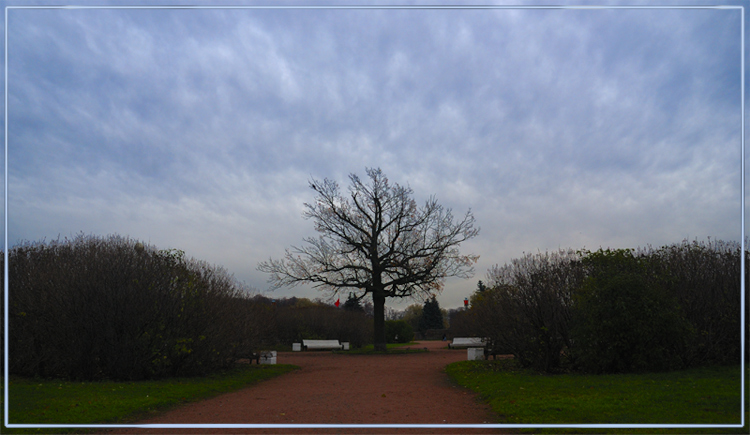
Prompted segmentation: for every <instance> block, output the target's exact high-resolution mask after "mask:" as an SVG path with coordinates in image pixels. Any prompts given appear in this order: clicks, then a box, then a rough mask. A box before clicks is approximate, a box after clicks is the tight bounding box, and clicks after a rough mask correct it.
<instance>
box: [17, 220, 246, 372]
mask: <svg viewBox="0 0 750 435" xmlns="http://www.w3.org/2000/svg"><path fill="white" fill-rule="evenodd" d="M8 267H9V276H8V279H9V304H10V305H9V340H10V341H9V355H8V358H9V369H10V372H11V373H13V374H20V375H25V376H39V377H63V378H70V379H102V378H109V379H130V380H135V379H146V378H158V377H164V376H178V375H179V376H183V375H199V374H204V373H208V372H210V371H213V370H216V369H218V368H222V367H226V366H227V365H229V364H231V363H232V361H233V359H235V358H236V357H237V355H240V354H242V353H243V352H246V351H248V350H251V349H253V348H254V347H255V342H256V341H257V339H258V331H257V327H256V325H255V323H254V316H253V310H254V307H253V306H252V304H250V303H249V302H250V301H249V300H247V298H246V297H245V296H244V293H243V292H242V291H241V289H240V287H239V286H238V285H237V283H236V282H235V281H234V279H233V278H232V277H231V276H230V275H229V274H227V273H226V271H224V270H223V269H221V268H217V267H212V266H210V265H208V264H206V263H204V262H199V261H196V260H192V259H186V258H185V256H184V253H183V252H181V251H177V250H166V251H157V250H155V249H154V248H153V247H150V246H145V245H143V244H142V243H139V242H136V241H134V240H131V239H127V238H122V237H119V236H109V237H105V238H101V237H93V236H84V235H80V236H77V237H75V238H74V239H73V240H68V239H65V240H63V241H60V240H57V241H53V242H51V243H43V242H37V243H24V244H21V245H19V246H17V247H15V248H13V249H11V250H10V252H9V263H8Z"/></svg>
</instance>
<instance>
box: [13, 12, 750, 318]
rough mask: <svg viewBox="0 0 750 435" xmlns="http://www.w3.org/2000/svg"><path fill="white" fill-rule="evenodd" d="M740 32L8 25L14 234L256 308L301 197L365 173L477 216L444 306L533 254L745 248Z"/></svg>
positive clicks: (501, 25) (187, 21)
mask: <svg viewBox="0 0 750 435" xmlns="http://www.w3.org/2000/svg"><path fill="white" fill-rule="evenodd" d="M740 20H741V15H740V11H739V10H738V9H724V10H716V9H638V10H631V9H625V10H623V9H597V10H571V9H563V10H536V9H535V10H521V9H511V10H505V9H500V10H468V9H459V10H454V9H450V10H447V9H443V10H435V9H418V10H412V9H395V10H394V9H386V10H382V9H381V10H372V9H366V10H363V9H313V10H310V9H304V10H302V9H230V10H227V9H11V10H10V11H9V13H8V29H7V37H8V44H7V49H8V65H7V72H8V95H7V98H8V108H7V110H8V112H7V116H8V125H7V128H8V138H7V140H8V142H7V143H8V218H9V220H8V242H9V244H10V245H11V246H12V245H13V244H15V243H16V242H18V241H19V240H40V239H42V238H46V239H47V240H49V239H55V238H57V236H58V235H60V236H62V237H66V236H67V237H70V236H72V235H75V234H77V233H79V232H84V233H87V234H96V235H107V234H119V235H122V236H129V237H131V238H135V239H139V240H143V241H146V242H148V243H150V244H152V245H155V246H157V247H158V248H160V249H163V248H178V249H183V250H185V251H186V253H187V254H188V255H189V256H192V257H195V258H198V259H201V260H206V261H208V262H210V263H214V264H218V265H222V266H224V267H225V268H227V269H228V270H229V271H230V272H231V273H233V274H234V275H235V276H236V277H237V278H238V279H239V280H241V281H245V282H246V283H247V284H249V285H251V286H253V287H255V288H257V289H258V291H260V292H265V290H266V289H267V287H268V285H267V283H266V279H267V276H265V275H264V274H262V273H260V272H258V271H256V267H257V264H258V262H260V261H263V260H266V259H268V258H269V257H273V258H280V257H281V256H282V255H283V253H284V249H285V248H287V247H289V246H291V245H299V244H300V243H301V242H302V238H303V237H306V236H311V235H314V230H313V225H312V222H310V221H306V220H304V219H303V218H302V211H303V203H304V202H309V201H311V200H312V199H313V197H314V195H313V193H314V192H312V191H311V190H310V189H309V187H308V181H309V180H310V179H311V178H316V179H323V178H331V179H335V180H337V181H339V182H340V183H341V184H342V185H346V183H347V181H348V180H347V178H346V177H347V175H348V174H349V173H356V174H358V175H360V176H363V177H364V176H365V167H380V168H382V169H383V171H384V173H385V174H386V175H387V176H388V177H389V179H390V180H391V181H392V182H397V183H399V184H403V185H407V184H408V185H409V186H410V187H412V188H413V189H414V196H415V198H416V199H417V201H418V202H423V201H425V200H426V199H427V198H428V197H429V196H430V195H432V194H435V195H436V196H437V199H438V201H439V202H440V203H441V204H443V205H445V206H446V207H450V208H452V209H453V211H454V213H455V214H456V215H462V214H463V213H464V212H465V211H467V210H468V209H471V210H472V211H473V213H474V215H475V216H476V219H477V225H478V226H480V227H481V232H480V235H479V236H478V237H477V238H476V239H474V240H472V241H471V242H469V243H465V244H464V245H462V252H464V253H474V254H478V255H480V256H481V258H480V261H479V263H478V264H477V265H476V276H475V277H474V278H473V279H470V280H458V279H452V280H449V281H448V282H447V285H446V288H445V291H444V292H443V294H442V295H441V296H440V297H439V300H440V303H441V306H442V307H444V308H454V307H458V306H459V305H460V304H461V301H462V300H463V298H465V297H468V296H469V295H470V293H471V292H472V291H473V290H474V289H475V288H476V282H477V280H480V279H484V277H485V273H486V271H487V269H488V268H490V267H491V266H493V265H495V264H503V263H505V262H507V261H509V260H510V259H512V258H516V257H519V256H521V255H522V254H523V253H524V252H537V251H542V252H543V251H545V250H556V249H558V248H574V249H581V248H589V249H597V248H599V247H600V246H601V247H605V248H606V247H613V248H626V247H637V246H645V245H647V244H651V245H653V246H661V245H663V244H669V243H677V242H680V241H681V240H683V239H685V238H689V239H690V240H693V239H696V238H697V239H699V240H705V239H706V237H711V238H718V239H723V240H737V241H739V239H740V229H741V228H740V226H741V220H740V219H741V215H740V212H741V206H742V202H741V191H740V187H741V166H740V161H741V154H740V153H741V127H742V120H741V112H740V109H741V88H740V83H741V82H740V80H741V63H740V50H741V40H740V26H741V22H740ZM293 295H296V296H304V297H310V298H315V297H324V296H325V294H323V293H320V292H318V291H315V290H310V289H309V287H305V286H302V287H297V288H294V289H282V290H277V291H275V292H274V293H271V294H269V296H271V297H285V296H293ZM344 297H345V295H344ZM405 306H406V304H401V305H397V306H396V308H403V307H405Z"/></svg>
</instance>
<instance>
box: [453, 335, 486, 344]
mask: <svg viewBox="0 0 750 435" xmlns="http://www.w3.org/2000/svg"><path fill="white" fill-rule="evenodd" d="M452 344H453V345H454V346H467V345H479V346H484V344H485V342H484V340H483V339H481V338H478V337H457V338H454V339H453V343H452Z"/></svg>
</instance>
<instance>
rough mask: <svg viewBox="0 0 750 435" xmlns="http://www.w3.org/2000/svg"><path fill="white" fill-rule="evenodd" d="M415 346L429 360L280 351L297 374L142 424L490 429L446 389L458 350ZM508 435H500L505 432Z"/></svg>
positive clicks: (467, 401)
mask: <svg viewBox="0 0 750 435" xmlns="http://www.w3.org/2000/svg"><path fill="white" fill-rule="evenodd" d="M445 346H446V345H445V343H444V342H429V341H428V342H421V343H419V344H418V345H417V346H415V347H427V348H429V349H430V352H428V353H419V354H406V355H371V356H364V355H334V354H332V353H331V352H288V353H287V352H283V353H279V355H278V363H279V364H295V365H298V366H300V367H301V369H300V370H298V371H295V372H292V373H289V374H286V375H282V376H280V377H278V378H274V379H271V380H268V381H265V382H262V383H260V384H258V385H255V386H252V387H249V388H246V389H243V390H240V391H236V392H233V393H228V394H224V395H221V396H218V397H215V398H213V399H208V400H205V401H201V402H197V403H193V404H190V405H186V406H184V407H181V408H178V409H175V410H173V411H170V412H167V413H165V414H162V415H160V416H158V417H155V418H153V419H149V420H146V421H142V422H139V423H141V424H165V423H166V424H178V423H188V424H224V423H239V424H482V423H495V421H494V416H493V415H492V413H491V411H490V409H489V407H488V406H486V405H483V404H481V403H479V402H478V401H477V398H476V395H475V394H473V393H472V392H470V391H468V390H465V389H463V388H461V387H458V386H455V385H452V384H451V382H450V381H449V380H448V377H447V375H446V374H445V372H444V368H445V366H446V365H447V364H450V363H452V362H455V361H462V360H465V359H466V351H465V350H448V349H444V347H445ZM446 431H447V432H450V433H500V432H502V431H499V430H498V429H468V428H460V429H455V428H454V429H424V428H421V429H406V428H397V429H386V428H335V429H331V428H328V429H312V428H306V429H298V428H284V429H279V428H273V429H248V428H243V429H228V428H222V429H151V428H137V429H127V430H118V431H117V433H331V432H335V433H446ZM506 432H507V431H506Z"/></svg>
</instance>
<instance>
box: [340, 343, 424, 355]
mask: <svg viewBox="0 0 750 435" xmlns="http://www.w3.org/2000/svg"><path fill="white" fill-rule="evenodd" d="M385 347H386V349H388V351H387V352H379V351H376V350H375V346H374V345H372V344H368V345H367V346H363V347H362V348H361V349H350V350H343V351H336V352H334V353H344V354H349V355H399V354H406V353H425V352H429V350H427V348H425V347H420V346H419V343H416V342H414V341H412V342H411V343H388V344H386V345H385Z"/></svg>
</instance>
